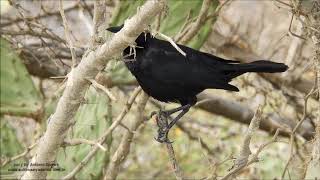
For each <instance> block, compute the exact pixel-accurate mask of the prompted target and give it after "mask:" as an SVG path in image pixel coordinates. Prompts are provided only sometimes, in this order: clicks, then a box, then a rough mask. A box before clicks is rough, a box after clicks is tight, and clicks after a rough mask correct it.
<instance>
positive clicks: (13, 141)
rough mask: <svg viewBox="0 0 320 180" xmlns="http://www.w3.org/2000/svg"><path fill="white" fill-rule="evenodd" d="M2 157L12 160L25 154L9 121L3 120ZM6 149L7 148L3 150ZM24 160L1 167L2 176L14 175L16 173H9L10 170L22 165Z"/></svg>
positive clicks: (0, 125)
mask: <svg viewBox="0 0 320 180" xmlns="http://www.w3.org/2000/svg"><path fill="white" fill-rule="evenodd" d="M0 121H1V123H0V129H1V131H0V147H1V151H0V157H1V158H5V159H6V158H11V157H13V156H16V155H18V154H20V153H22V152H23V148H22V145H21V144H20V142H19V140H18V138H17V135H16V131H15V129H14V128H12V127H11V126H10V125H9V124H8V122H7V121H8V119H6V118H1V119H0ZM3 147H5V148H3ZM23 161H24V160H23V159H19V160H16V161H13V162H10V163H8V164H7V165H6V166H4V167H1V169H0V171H1V173H0V174H2V175H4V174H12V173H14V172H10V171H8V169H10V168H13V167H14V166H13V164H15V163H16V164H20V163H21V162H23Z"/></svg>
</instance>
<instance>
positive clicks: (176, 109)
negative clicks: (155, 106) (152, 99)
mask: <svg viewBox="0 0 320 180" xmlns="http://www.w3.org/2000/svg"><path fill="white" fill-rule="evenodd" d="M191 106H192V105H191V104H187V105H184V106H180V107H177V108H174V109H171V110H167V111H161V110H160V112H159V113H160V114H162V115H164V116H167V117H168V116H170V115H171V114H173V113H176V112H178V111H181V110H184V109H189V108H190V107H191Z"/></svg>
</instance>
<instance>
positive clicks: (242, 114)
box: [197, 93, 314, 140]
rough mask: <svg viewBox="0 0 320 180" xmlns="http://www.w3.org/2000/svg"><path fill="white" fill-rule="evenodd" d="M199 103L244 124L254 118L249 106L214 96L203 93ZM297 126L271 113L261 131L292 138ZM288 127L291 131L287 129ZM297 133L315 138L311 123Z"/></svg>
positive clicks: (262, 123)
mask: <svg viewBox="0 0 320 180" xmlns="http://www.w3.org/2000/svg"><path fill="white" fill-rule="evenodd" d="M198 101H199V102H200V101H202V102H200V103H198V105H197V106H198V107H199V108H201V109H203V110H206V111H209V112H211V113H214V114H217V115H221V116H224V117H227V118H229V119H232V120H235V121H238V122H241V123H244V124H250V121H251V119H252V117H253V116H254V111H252V110H251V109H250V108H248V107H247V106H245V105H243V104H241V103H238V102H235V101H230V100H227V99H223V98H221V97H217V96H214V95H209V94H206V93H202V94H200V95H199V96H198ZM296 124H297V123H296V122H295V121H293V120H290V119H284V118H281V117H280V116H279V115H277V114H275V113H271V114H269V115H268V116H267V118H265V119H264V120H263V121H262V122H261V124H260V129H262V130H265V131H268V132H275V131H276V130H277V129H278V128H279V129H281V131H280V133H281V135H285V136H290V134H291V129H293V128H294V127H295V126H296ZM286 127H289V128H290V129H286ZM297 133H298V134H300V135H301V136H303V137H304V138H305V139H307V140H310V139H311V138H312V137H313V133H314V129H313V127H312V125H311V124H310V123H309V122H307V121H304V122H303V123H302V125H301V126H300V128H299V129H298V130H297Z"/></svg>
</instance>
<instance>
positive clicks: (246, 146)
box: [222, 106, 262, 180]
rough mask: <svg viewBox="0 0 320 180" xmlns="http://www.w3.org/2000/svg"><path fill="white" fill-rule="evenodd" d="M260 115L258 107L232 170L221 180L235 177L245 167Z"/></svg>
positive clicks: (260, 111)
mask: <svg viewBox="0 0 320 180" xmlns="http://www.w3.org/2000/svg"><path fill="white" fill-rule="evenodd" d="M261 115H262V110H261V107H260V106H259V107H258V109H257V111H256V112H255V114H254V116H253V118H252V120H251V122H250V125H249V127H248V130H247V132H246V134H245V137H244V140H243V143H242V146H241V150H240V156H239V157H238V158H237V159H236V160H235V164H234V165H233V167H232V170H231V171H230V172H229V173H228V174H227V175H225V176H224V177H223V178H222V180H226V179H229V178H231V177H232V176H235V175H236V174H237V173H238V172H239V171H240V170H241V169H243V168H244V167H245V166H246V165H247V163H248V161H249V156H250V155H251V150H250V143H251V138H252V136H253V135H254V133H255V131H256V130H257V129H259V125H260V121H261Z"/></svg>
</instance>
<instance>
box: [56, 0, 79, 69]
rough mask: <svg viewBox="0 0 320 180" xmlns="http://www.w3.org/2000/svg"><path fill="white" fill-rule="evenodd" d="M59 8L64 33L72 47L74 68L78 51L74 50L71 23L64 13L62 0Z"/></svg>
mask: <svg viewBox="0 0 320 180" xmlns="http://www.w3.org/2000/svg"><path fill="white" fill-rule="evenodd" d="M59 10H60V14H61V17H62V21H63V26H64V34H65V36H66V39H67V42H68V46H69V48H70V52H71V57H72V68H75V67H76V65H77V60H76V53H75V50H74V46H73V42H72V39H71V36H70V35H71V32H70V29H69V24H68V21H67V18H66V15H65V14H64V9H63V2H62V0H60V1H59Z"/></svg>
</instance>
